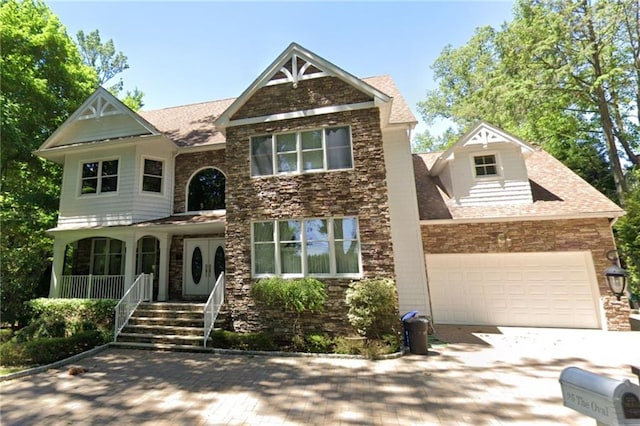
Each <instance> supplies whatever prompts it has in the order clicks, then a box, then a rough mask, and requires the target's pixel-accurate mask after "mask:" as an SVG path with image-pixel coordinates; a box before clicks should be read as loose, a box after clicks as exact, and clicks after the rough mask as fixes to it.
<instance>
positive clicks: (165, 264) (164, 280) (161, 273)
mask: <svg viewBox="0 0 640 426" xmlns="http://www.w3.org/2000/svg"><path fill="white" fill-rule="evenodd" d="M170 238H171V237H170V236H169V235H167V234H164V235H161V236H159V237H158V240H159V241H160V261H159V262H158V300H159V301H161V302H164V301H166V300H167V295H168V294H169V240H170Z"/></svg>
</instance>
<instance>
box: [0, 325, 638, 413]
mask: <svg viewBox="0 0 640 426" xmlns="http://www.w3.org/2000/svg"><path fill="white" fill-rule="evenodd" d="M437 333H438V336H439V337H440V338H441V339H442V340H444V341H447V342H448V344H446V345H435V346H433V347H432V353H431V355H430V356H426V357H425V356H418V355H411V356H405V357H402V358H398V359H392V360H384V361H367V360H360V359H332V358H288V357H277V356H253V357H252V356H246V355H233V356H231V355H215V354H192V353H170V352H148V351H135V350H123V349H114V348H109V349H107V350H105V351H103V352H100V353H98V354H95V355H93V356H90V357H87V358H85V359H83V360H81V361H79V362H76V363H75V364H74V365H79V366H83V367H85V368H87V369H88V371H87V372H86V373H84V374H81V375H79V376H70V375H69V374H67V370H68V367H63V368H60V369H53V370H48V371H46V372H44V373H40V374H36V375H32V376H28V377H23V378H20V379H15V380H10V381H6V382H3V383H1V384H0V392H1V394H0V397H1V399H0V405H1V409H0V415H1V418H0V423H1V424H2V425H18V424H20V425H28V424H47V425H57V424H60V425H61V424H65V425H66V424H119V425H126V424H136V425H139V424H153V425H158V424H167V425H168V424H171V425H174V424H175V425H194V424H195V425H198V424H212V425H243V424H247V425H303V424H312V425H339V424H342V425H361V424H364V425H368V424H372V425H378V424H379V425H428V424H444V425H451V424H466V425H486V424H554V425H557V424H569V425H571V424H585V425H593V424H595V420H593V419H591V418H588V417H585V416H583V415H581V414H578V413H576V412H574V411H572V410H570V409H568V408H565V407H563V406H562V397H561V392H560V386H559V384H558V377H559V375H560V372H561V371H562V369H564V368H565V367H567V366H578V367H581V368H585V369H588V370H590V371H594V372H596V373H599V374H604V375H607V376H610V377H613V378H617V379H622V378H628V379H630V380H632V381H634V382H635V383H637V381H636V380H637V379H635V377H634V376H633V375H632V374H631V373H630V370H629V365H630V364H632V363H635V364H638V363H640V355H638V354H640V333H637V332H628V333H614V332H611V333H607V332H601V331H593V330H590V331H579V330H549V329H519V328H502V327H501V328H499V329H498V328H481V327H439V328H438V330H437Z"/></svg>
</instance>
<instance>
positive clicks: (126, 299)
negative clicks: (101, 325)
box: [113, 274, 153, 341]
mask: <svg viewBox="0 0 640 426" xmlns="http://www.w3.org/2000/svg"><path fill="white" fill-rule="evenodd" d="M152 294H153V274H140V275H138V277H137V278H136V280H135V281H134V282H133V284H132V285H131V287H129V289H128V290H127V291H126V292H125V293H124V295H123V296H122V298H121V299H120V301H119V302H118V304H117V305H116V307H115V311H116V324H115V331H114V333H113V339H114V341H115V340H116V339H117V338H118V334H120V332H121V331H122V329H123V328H124V326H125V325H127V322H128V321H129V318H131V314H133V311H135V310H136V308H137V307H138V305H139V304H140V302H142V301H143V300H151V295H152Z"/></svg>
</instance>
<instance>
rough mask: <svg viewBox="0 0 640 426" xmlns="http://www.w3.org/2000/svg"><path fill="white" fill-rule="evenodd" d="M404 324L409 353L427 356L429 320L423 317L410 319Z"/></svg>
mask: <svg viewBox="0 0 640 426" xmlns="http://www.w3.org/2000/svg"><path fill="white" fill-rule="evenodd" d="M404 324H405V330H406V331H407V334H408V335H409V352H411V353H412V354H417V355H427V354H428V353H429V320H428V319H427V318H425V317H412V318H409V319H407V320H406V321H405V322H404Z"/></svg>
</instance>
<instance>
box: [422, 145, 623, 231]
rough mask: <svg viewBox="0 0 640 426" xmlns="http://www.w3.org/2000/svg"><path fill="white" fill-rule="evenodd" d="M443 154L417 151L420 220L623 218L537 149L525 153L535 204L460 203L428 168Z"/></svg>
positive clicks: (618, 211) (617, 211) (614, 207)
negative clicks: (447, 191)
mask: <svg viewBox="0 0 640 426" xmlns="http://www.w3.org/2000/svg"><path fill="white" fill-rule="evenodd" d="M439 155H440V153H427V154H414V155H413V164H414V171H415V178H416V190H417V194H418V209H419V212H420V220H437V219H454V220H455V219H458V220H476V219H491V218H495V219H505V218H518V217H531V218H536V217H537V218H542V217H553V216H556V217H557V216H565V217H572V216H585V215H594V216H604V217H610V218H616V217H620V216H622V215H623V214H624V211H623V210H622V209H621V208H620V207H619V206H618V205H616V204H615V203H614V202H612V201H611V200H609V199H608V198H607V197H605V196H604V195H603V194H601V193H600V192H599V191H598V190H596V189H595V188H594V187H593V186H591V185H590V184H588V183H587V182H586V181H584V180H583V179H582V178H581V177H579V176H578V175H577V174H575V173H574V172H573V171H571V170H570V169H569V168H568V167H566V166H564V165H563V164H562V163H561V162H560V161H558V160H556V159H555V158H554V157H553V156H552V155H551V154H548V153H547V152H545V151H542V150H538V151H535V152H533V153H530V154H529V155H527V156H525V164H526V167H527V173H528V175H529V182H530V184H531V191H532V194H533V203H532V204H515V205H483V206H464V207H463V206H460V205H458V204H457V203H456V202H455V200H454V199H452V198H451V197H450V196H449V195H448V194H447V193H446V192H445V190H444V187H443V186H442V184H441V182H440V180H439V178H438V177H437V176H430V175H429V169H430V167H431V166H433V163H435V160H436V159H437V158H438V156H439Z"/></svg>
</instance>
